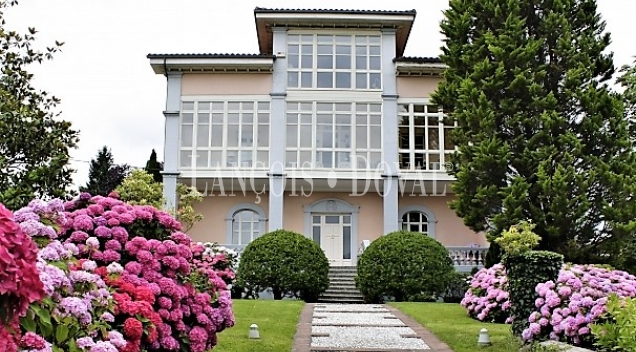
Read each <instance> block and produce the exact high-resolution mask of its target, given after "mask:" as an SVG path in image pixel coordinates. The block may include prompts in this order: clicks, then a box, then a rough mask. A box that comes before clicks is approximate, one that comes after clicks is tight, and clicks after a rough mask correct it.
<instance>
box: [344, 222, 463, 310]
mask: <svg viewBox="0 0 636 352" xmlns="http://www.w3.org/2000/svg"><path fill="white" fill-rule="evenodd" d="M454 271H455V269H454V267H453V262H452V261H451V259H450V257H449V255H448V251H447V250H446V248H445V247H444V246H443V245H442V244H441V243H439V242H437V241H436V240H434V239H432V238H430V237H428V236H425V235H423V234H421V233H415V232H402V231H399V232H392V233H390V234H388V235H386V236H382V237H380V238H379V239H377V240H375V241H373V242H372V243H371V245H370V246H369V247H368V248H367V249H366V250H365V251H364V253H362V255H361V256H360V259H359V260H358V275H357V276H356V285H357V286H358V288H359V289H360V292H362V295H363V296H364V298H365V301H367V302H373V303H376V302H380V301H382V300H384V298H388V299H391V300H395V301H398V302H400V301H409V300H418V301H420V300H423V299H424V298H427V297H430V298H431V299H434V298H435V297H438V296H439V295H441V294H443V293H444V291H446V289H447V287H448V283H449V282H450V280H451V278H452V277H453V273H454Z"/></svg>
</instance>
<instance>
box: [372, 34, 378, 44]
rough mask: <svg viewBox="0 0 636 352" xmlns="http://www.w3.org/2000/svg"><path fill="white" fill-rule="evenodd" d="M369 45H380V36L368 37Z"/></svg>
mask: <svg viewBox="0 0 636 352" xmlns="http://www.w3.org/2000/svg"><path fill="white" fill-rule="evenodd" d="M369 43H370V44H380V36H377V35H370V36H369Z"/></svg>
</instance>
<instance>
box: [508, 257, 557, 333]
mask: <svg viewBox="0 0 636 352" xmlns="http://www.w3.org/2000/svg"><path fill="white" fill-rule="evenodd" d="M504 266H505V267H506V272H507V274H508V293H509V294H510V303H511V305H510V315H511V316H512V332H513V334H514V335H515V336H521V335H522V333H523V330H524V329H526V327H527V326H528V318H529V317H530V314H532V312H533V311H534V310H535V308H536V307H535V301H536V300H537V298H539V295H538V293H537V291H536V287H537V285H539V284H541V283H545V282H555V281H556V280H557V278H558V277H559V271H560V270H561V267H562V266H563V256H562V255H561V254H558V253H554V252H549V251H528V252H523V253H520V254H516V255H508V254H506V255H504Z"/></svg>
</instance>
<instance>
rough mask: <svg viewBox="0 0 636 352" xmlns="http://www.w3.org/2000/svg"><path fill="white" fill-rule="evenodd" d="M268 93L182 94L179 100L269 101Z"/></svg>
mask: <svg viewBox="0 0 636 352" xmlns="http://www.w3.org/2000/svg"><path fill="white" fill-rule="evenodd" d="M270 98H271V97H270V95H269V94H245V95H240V94H234V95H225V94H224V95H216V94H206V95H182V96H181V102H184V101H195V100H201V101H233V102H234V101H244V100H258V101H264V100H266V101H269V100H270Z"/></svg>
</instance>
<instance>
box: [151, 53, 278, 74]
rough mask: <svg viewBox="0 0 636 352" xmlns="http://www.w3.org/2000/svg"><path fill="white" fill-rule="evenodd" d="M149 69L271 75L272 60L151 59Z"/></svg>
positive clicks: (259, 58)
mask: <svg viewBox="0 0 636 352" xmlns="http://www.w3.org/2000/svg"><path fill="white" fill-rule="evenodd" d="M149 60H150V67H152V70H153V71H154V72H155V73H156V74H166V73H168V72H228V73H229V72H255V73H258V72H262V73H271V72H272V71H273V69H274V58H267V57H265V58H263V57H249V58H219V57H208V58H206V57H169V56H166V57H151V58H149Z"/></svg>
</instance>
